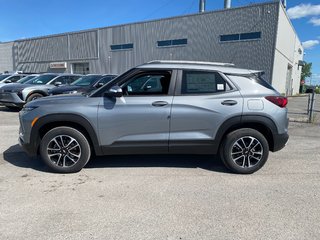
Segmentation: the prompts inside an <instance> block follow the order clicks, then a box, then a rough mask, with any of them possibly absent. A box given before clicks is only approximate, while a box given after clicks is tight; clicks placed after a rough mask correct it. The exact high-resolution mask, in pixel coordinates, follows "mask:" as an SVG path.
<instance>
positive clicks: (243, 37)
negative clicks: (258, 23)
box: [240, 32, 261, 40]
mask: <svg viewBox="0 0 320 240" xmlns="http://www.w3.org/2000/svg"><path fill="white" fill-rule="evenodd" d="M260 38H261V32H251V33H241V34H240V40H251V39H260Z"/></svg>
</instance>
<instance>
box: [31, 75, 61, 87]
mask: <svg viewBox="0 0 320 240" xmlns="http://www.w3.org/2000/svg"><path fill="white" fill-rule="evenodd" d="M55 77H57V76H56V75H41V76H39V77H36V78H34V79H32V81H31V82H30V84H35V85H38V84H40V85H41V84H47V83H48V82H50V81H51V80H52V79H53V78H55ZM28 83H29V82H28Z"/></svg>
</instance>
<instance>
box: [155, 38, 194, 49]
mask: <svg viewBox="0 0 320 240" xmlns="http://www.w3.org/2000/svg"><path fill="white" fill-rule="evenodd" d="M157 44H158V47H172V46H183V45H187V44H188V39H186V38H182V39H173V40H162V41H158V42H157Z"/></svg>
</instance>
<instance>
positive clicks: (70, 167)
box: [40, 127, 91, 173]
mask: <svg viewBox="0 0 320 240" xmlns="http://www.w3.org/2000/svg"><path fill="white" fill-rule="evenodd" d="M53 149H54V150H53ZM49 154H50V155H51V156H49ZM40 155H41V158H42V160H43V161H44V162H45V164H46V165H48V166H49V168H50V169H52V170H53V171H54V172H59V173H74V172H79V171H80V170H81V169H82V168H83V167H84V166H85V165H86V164H87V163H88V161H89V159H90V156H91V149H90V144H89V142H88V140H87V138H86V137H85V136H84V135H83V134H82V133H81V132H80V131H78V130H76V129H74V128H71V127H57V128H53V129H51V130H50V131H49V132H47V133H46V134H45V135H44V137H43V138H42V140H41V142H40Z"/></svg>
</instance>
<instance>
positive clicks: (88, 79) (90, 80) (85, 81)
mask: <svg viewBox="0 0 320 240" xmlns="http://www.w3.org/2000/svg"><path fill="white" fill-rule="evenodd" d="M101 77H102V76H101V75H88V76H83V77H81V78H79V79H78V80H77V81H74V82H73V83H71V84H70V85H75V86H90V85H93V84H94V83H95V82H96V81H97V80H99V79H100V78H101Z"/></svg>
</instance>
